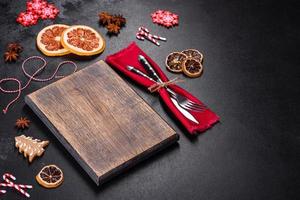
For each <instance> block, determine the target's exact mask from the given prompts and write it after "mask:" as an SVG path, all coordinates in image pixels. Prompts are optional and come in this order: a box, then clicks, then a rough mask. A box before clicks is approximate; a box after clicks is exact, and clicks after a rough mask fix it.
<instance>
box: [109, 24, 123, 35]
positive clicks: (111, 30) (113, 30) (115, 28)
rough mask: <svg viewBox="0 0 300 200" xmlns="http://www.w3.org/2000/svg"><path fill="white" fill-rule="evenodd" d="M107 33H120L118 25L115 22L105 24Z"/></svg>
mask: <svg viewBox="0 0 300 200" xmlns="http://www.w3.org/2000/svg"><path fill="white" fill-rule="evenodd" d="M106 29H107V31H108V33H110V34H118V33H120V26H118V25H116V24H109V25H107V26H106Z"/></svg>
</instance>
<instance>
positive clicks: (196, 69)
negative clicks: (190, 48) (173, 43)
mask: <svg viewBox="0 0 300 200" xmlns="http://www.w3.org/2000/svg"><path fill="white" fill-rule="evenodd" d="M182 70H183V73H184V74H185V75H187V76H188V77H191V78H195V77H198V76H200V75H201V73H202V71H203V66H202V64H201V63H200V62H199V61H198V60H195V59H187V60H185V61H184V62H183V63H182Z"/></svg>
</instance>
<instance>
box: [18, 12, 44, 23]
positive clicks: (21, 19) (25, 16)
mask: <svg viewBox="0 0 300 200" xmlns="http://www.w3.org/2000/svg"><path fill="white" fill-rule="evenodd" d="M38 19H39V16H38V15H37V14H35V13H33V12H30V11H28V12H21V13H20V14H19V16H18V18H17V22H18V23H20V24H22V25H23V26H31V25H35V24H36V23H37V20H38Z"/></svg>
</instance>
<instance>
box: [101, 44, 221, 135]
mask: <svg viewBox="0 0 300 200" xmlns="http://www.w3.org/2000/svg"><path fill="white" fill-rule="evenodd" d="M138 55H143V56H144V57H145V58H146V59H147V60H148V61H149V63H150V64H151V65H152V67H153V68H154V69H155V71H156V73H157V74H158V75H159V76H160V78H161V79H162V81H164V82H166V81H168V80H169V79H168V78H167V76H166V75H165V74H164V72H163V71H162V70H161V69H160V67H159V66H158V65H157V64H156V63H155V62H154V61H153V60H152V59H151V58H150V57H149V56H148V55H147V54H145V53H144V52H143V51H142V50H141V49H140V48H139V47H138V46H137V45H136V43H135V42H133V43H131V44H130V45H129V46H128V47H127V48H125V49H123V50H121V51H119V52H117V53H115V54H113V55H110V56H107V58H106V62H107V63H108V64H109V65H110V66H111V67H113V68H115V69H116V70H118V71H120V72H121V73H123V74H124V75H125V76H128V77H130V78H131V79H133V80H134V81H136V82H137V83H139V84H140V85H142V86H144V87H146V88H148V87H150V86H151V85H153V84H154V82H153V81H151V80H148V79H147V78H145V77H142V76H140V75H137V74H136V73H134V72H131V71H129V70H128V69H127V66H128V65H131V66H133V67H135V68H137V69H139V70H140V71H142V72H144V73H146V74H147V72H146V70H145V69H144V67H143V66H142V64H141V63H140V62H139V61H138ZM168 87H169V88H171V89H172V90H174V91H175V92H176V93H179V94H181V95H184V96H186V97H187V98H189V99H190V100H192V101H194V102H198V103H200V104H202V102H201V101H200V100H199V99H197V98H196V97H194V96H193V95H192V94H190V93H189V92H187V91H186V90H184V89H182V88H181V87H179V86H177V85H175V84H174V85H169V86H168ZM158 93H159V95H160V96H161V98H162V100H163V101H164V103H165V104H166V105H167V107H168V108H169V109H170V110H171V112H172V113H173V114H174V115H175V117H176V118H177V119H178V120H179V121H180V122H181V123H182V125H183V126H184V127H185V128H186V129H187V130H188V132H189V133H190V134H195V133H196V132H203V131H205V130H207V129H208V128H210V127H211V126H212V125H213V124H214V123H216V122H218V121H219V117H218V116H217V115H216V114H215V113H214V112H212V111H211V110H210V109H208V108H207V109H206V110H205V111H203V112H193V111H189V112H190V113H191V114H192V115H193V116H194V117H195V118H196V119H197V121H198V122H199V124H196V123H194V122H192V121H190V120H189V119H187V118H186V117H185V116H184V115H183V114H182V113H181V112H180V111H179V110H178V109H177V108H176V107H175V106H174V104H173V103H172V101H171V99H170V96H169V93H168V92H167V91H166V89H165V88H161V89H159V90H158Z"/></svg>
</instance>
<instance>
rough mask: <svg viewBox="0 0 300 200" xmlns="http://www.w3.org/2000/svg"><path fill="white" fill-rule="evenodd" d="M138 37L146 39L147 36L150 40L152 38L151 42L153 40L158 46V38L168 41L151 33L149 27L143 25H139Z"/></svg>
mask: <svg viewBox="0 0 300 200" xmlns="http://www.w3.org/2000/svg"><path fill="white" fill-rule="evenodd" d="M136 38H137V39H139V40H145V38H147V39H148V40H150V41H151V42H153V43H154V44H156V45H157V46H159V45H160V44H159V42H158V41H157V40H161V41H167V39H166V38H164V37H160V36H157V35H152V34H151V33H150V31H149V30H148V29H147V28H145V27H143V26H141V27H139V29H138V32H137V33H136Z"/></svg>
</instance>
